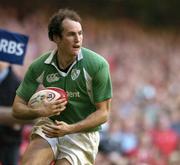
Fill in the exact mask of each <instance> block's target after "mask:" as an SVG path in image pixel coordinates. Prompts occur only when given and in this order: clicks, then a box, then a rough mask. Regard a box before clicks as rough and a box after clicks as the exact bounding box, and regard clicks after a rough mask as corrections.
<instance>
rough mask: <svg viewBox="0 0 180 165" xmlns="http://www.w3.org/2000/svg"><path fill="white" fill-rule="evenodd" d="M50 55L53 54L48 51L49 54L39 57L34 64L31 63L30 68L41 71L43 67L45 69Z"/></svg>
mask: <svg viewBox="0 0 180 165" xmlns="http://www.w3.org/2000/svg"><path fill="white" fill-rule="evenodd" d="M50 54H51V51H48V52H45V53H42V54H40V56H39V57H37V58H36V59H34V60H33V62H32V63H31V65H30V67H31V68H39V69H40V68H41V67H44V66H45V65H46V64H45V61H46V60H47V59H48V57H49V56H50Z"/></svg>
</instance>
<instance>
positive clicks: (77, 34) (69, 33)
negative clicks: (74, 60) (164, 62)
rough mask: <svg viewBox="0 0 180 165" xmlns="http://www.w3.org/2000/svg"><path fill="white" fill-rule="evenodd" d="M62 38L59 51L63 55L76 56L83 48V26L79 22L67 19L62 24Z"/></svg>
mask: <svg viewBox="0 0 180 165" xmlns="http://www.w3.org/2000/svg"><path fill="white" fill-rule="evenodd" d="M62 26H63V29H64V30H63V32H62V38H60V41H59V43H58V49H59V50H60V51H61V53H62V54H63V55H66V56H67V55H68V56H73V57H74V56H76V55H77V54H78V53H79V51H80V48H81V46H82V40H83V34H82V26H81V24H80V23H79V22H76V21H73V20H70V19H65V20H64V21H63V23H62Z"/></svg>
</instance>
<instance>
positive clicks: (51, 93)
mask: <svg viewBox="0 0 180 165" xmlns="http://www.w3.org/2000/svg"><path fill="white" fill-rule="evenodd" d="M61 98H65V99H66V100H68V96H67V93H66V91H65V90H63V89H61V88H57V87H48V88H45V89H42V90H39V91H37V92H36V93H34V94H33V95H32V96H31V98H30V99H29V101H28V106H30V107H32V108H36V107H38V106H39V105H41V104H42V102H43V100H44V99H46V100H47V101H48V102H51V101H55V100H58V99H61Z"/></svg>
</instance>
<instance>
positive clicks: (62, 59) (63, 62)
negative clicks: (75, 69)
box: [57, 55, 76, 69]
mask: <svg viewBox="0 0 180 165" xmlns="http://www.w3.org/2000/svg"><path fill="white" fill-rule="evenodd" d="M57 60H58V65H59V67H60V68H61V69H66V68H67V67H69V66H70V65H71V64H72V63H73V62H74V61H75V60H76V56H73V57H72V56H63V55H57Z"/></svg>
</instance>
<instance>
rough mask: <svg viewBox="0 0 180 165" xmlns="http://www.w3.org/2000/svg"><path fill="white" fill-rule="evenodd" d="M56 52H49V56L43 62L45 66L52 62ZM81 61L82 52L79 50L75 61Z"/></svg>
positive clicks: (55, 50)
mask: <svg viewBox="0 0 180 165" xmlns="http://www.w3.org/2000/svg"><path fill="white" fill-rule="evenodd" d="M56 52H57V49H54V50H52V51H51V54H50V55H49V57H48V58H47V59H46V60H45V62H44V63H45V64H51V62H52V59H53V57H54V55H55V54H56ZM81 59H83V55H82V52H81V50H80V51H79V54H78V55H77V61H80V60H81Z"/></svg>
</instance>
